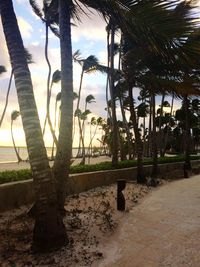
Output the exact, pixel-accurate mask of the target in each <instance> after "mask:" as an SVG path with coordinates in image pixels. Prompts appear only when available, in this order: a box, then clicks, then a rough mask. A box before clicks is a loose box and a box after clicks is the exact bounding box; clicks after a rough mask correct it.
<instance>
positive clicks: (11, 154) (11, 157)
mask: <svg viewBox="0 0 200 267" xmlns="http://www.w3.org/2000/svg"><path fill="white" fill-rule="evenodd" d="M17 149H18V151H19V155H20V157H21V158H22V159H23V160H26V159H27V158H28V153H27V149H26V147H18V148H17ZM77 151H78V149H77V148H73V150H72V152H73V157H75V156H76V155H77ZM47 154H48V156H49V157H51V148H49V147H48V148H47ZM16 161H17V157H16V154H15V150H14V148H13V147H0V163H2V162H16Z"/></svg>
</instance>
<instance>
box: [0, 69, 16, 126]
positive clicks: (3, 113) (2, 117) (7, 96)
mask: <svg viewBox="0 0 200 267" xmlns="http://www.w3.org/2000/svg"><path fill="white" fill-rule="evenodd" d="M12 79H13V70H12V71H11V74H10V79H9V84H8V90H7V94H6V103H5V106H4V109H3V112H2V115H1V119H0V127H1V125H2V122H3V119H4V116H5V113H6V109H7V106H8V98H9V93H10V88H11V84H12Z"/></svg>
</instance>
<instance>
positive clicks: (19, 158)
mask: <svg viewBox="0 0 200 267" xmlns="http://www.w3.org/2000/svg"><path fill="white" fill-rule="evenodd" d="M13 121H14V120H11V126H10V130H11V137H12V142H13V147H14V150H15V154H16V156H17V162H18V163H19V162H21V161H22V159H21V157H20V155H19V153H18V151H17V147H16V144H15V139H14V134H13Z"/></svg>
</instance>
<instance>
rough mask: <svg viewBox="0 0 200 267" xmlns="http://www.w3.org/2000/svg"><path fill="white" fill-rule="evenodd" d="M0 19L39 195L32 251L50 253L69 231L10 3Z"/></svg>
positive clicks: (3, 6)
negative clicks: (47, 251)
mask: <svg viewBox="0 0 200 267" xmlns="http://www.w3.org/2000/svg"><path fill="white" fill-rule="evenodd" d="M0 10H1V19H2V24H3V30H4V34H5V38H6V43H7V47H8V51H9V55H10V59H11V64H12V69H13V72H14V78H15V85H16V89H17V96H18V101H19V107H20V113H21V116H22V123H23V128H24V132H25V137H26V144H27V149H28V155H29V160H30V165H31V170H32V174H33V181H34V187H35V195H36V217H35V226H34V232H33V249H35V250H40V251H42V250H47V249H49V248H53V247H59V246H62V245H63V244H65V242H66V231H65V227H64V224H63V221H62V217H61V215H60V213H59V212H58V210H57V200H56V192H55V187H54V182H53V177H52V174H51V169H50V166H49V162H48V159H47V154H46V149H45V146H44V141H43V138H42V131H41V127H40V122H39V117H38V112H37V107H36V103H35V98H34V94H33V86H32V81H31V76H30V72H29V68H28V64H27V60H26V57H25V53H24V46H23V41H22V38H21V35H20V32H19V28H18V24H17V20H16V16H15V13H14V10H13V5H12V1H11V0H2V1H0Z"/></svg>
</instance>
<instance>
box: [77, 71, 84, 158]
mask: <svg viewBox="0 0 200 267" xmlns="http://www.w3.org/2000/svg"><path fill="white" fill-rule="evenodd" d="M83 75H84V70H83V68H82V71H81V78H80V84H79V90H78V101H77V106H76V109H77V110H78V109H79V107H80V101H81V89H82V84H83ZM77 119H78V127H79V145H78V152H77V156H79V155H80V154H81V143H82V140H83V136H82V129H81V119H80V118H79V117H77Z"/></svg>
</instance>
